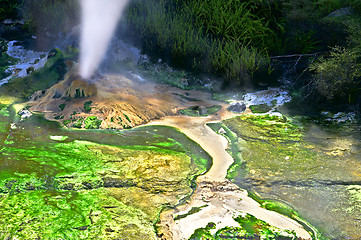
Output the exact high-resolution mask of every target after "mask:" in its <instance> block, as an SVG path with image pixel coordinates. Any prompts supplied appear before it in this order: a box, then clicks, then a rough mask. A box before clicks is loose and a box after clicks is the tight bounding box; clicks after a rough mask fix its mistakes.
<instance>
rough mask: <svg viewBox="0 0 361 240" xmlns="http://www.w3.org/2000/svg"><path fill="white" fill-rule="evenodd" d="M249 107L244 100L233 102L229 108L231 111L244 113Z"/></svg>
mask: <svg viewBox="0 0 361 240" xmlns="http://www.w3.org/2000/svg"><path fill="white" fill-rule="evenodd" d="M246 109H247V107H246V104H244V103H243V102H235V103H232V104H231V105H230V106H229V107H228V108H227V110H228V111H231V112H236V113H242V112H244V111H245V110H246Z"/></svg>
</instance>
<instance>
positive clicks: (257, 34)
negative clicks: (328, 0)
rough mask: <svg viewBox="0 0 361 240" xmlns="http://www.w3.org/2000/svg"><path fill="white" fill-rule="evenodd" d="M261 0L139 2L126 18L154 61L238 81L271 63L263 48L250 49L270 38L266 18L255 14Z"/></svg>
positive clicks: (134, 3) (132, 7)
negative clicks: (165, 61)
mask: <svg viewBox="0 0 361 240" xmlns="http://www.w3.org/2000/svg"><path fill="white" fill-rule="evenodd" d="M259 3H260V2H259V1H257V4H258V5H257V4H256V3H252V2H249V3H247V4H245V3H240V2H239V1H227V4H223V2H222V1H189V2H186V1H173V2H172V1H168V0H162V1H145V0H139V1H135V2H132V3H131V4H130V7H129V10H128V11H127V20H128V23H129V24H130V25H131V26H132V27H134V28H133V30H135V31H134V32H135V33H136V34H137V35H139V36H140V38H141V41H142V48H143V50H144V51H145V52H147V53H150V55H151V56H153V57H155V58H156V59H158V58H159V56H166V58H167V59H166V60H167V61H170V62H171V63H173V64H174V65H176V66H181V67H183V68H186V69H192V70H194V71H198V72H199V71H201V72H209V73H221V74H224V75H225V76H226V77H227V79H229V80H230V79H236V80H237V81H239V82H242V81H245V80H248V78H245V76H247V77H248V75H252V73H253V72H255V71H260V70H262V69H264V68H267V66H269V60H268V58H267V54H266V52H262V51H259V50H258V49H257V48H255V47H253V46H255V45H258V44H259V45H261V46H264V44H265V41H266V39H268V38H270V36H273V32H272V30H271V29H270V28H268V27H267V24H268V23H267V20H265V19H263V18H260V17H257V15H256V14H254V13H253V10H255V9H256V8H257V7H258V6H259ZM216 10H217V11H216ZM215 11H216V12H217V14H213V13H214V12H215ZM231 12H232V14H231Z"/></svg>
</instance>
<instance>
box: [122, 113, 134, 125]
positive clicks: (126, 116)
mask: <svg viewBox="0 0 361 240" xmlns="http://www.w3.org/2000/svg"><path fill="white" fill-rule="evenodd" d="M123 116H124V117H125V118H126V119H127V120H128V122H130V123H131V122H132V121H130V118H129V117H128V115H127V114H125V113H123Z"/></svg>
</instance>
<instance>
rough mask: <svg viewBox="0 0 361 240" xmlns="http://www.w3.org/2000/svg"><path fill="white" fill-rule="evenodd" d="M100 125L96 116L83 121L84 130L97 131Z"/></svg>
mask: <svg viewBox="0 0 361 240" xmlns="http://www.w3.org/2000/svg"><path fill="white" fill-rule="evenodd" d="M101 123H102V121H101V120H99V119H98V118H97V117H96V116H90V117H87V118H86V119H85V121H84V124H85V129H98V128H99V126H100V124H101Z"/></svg>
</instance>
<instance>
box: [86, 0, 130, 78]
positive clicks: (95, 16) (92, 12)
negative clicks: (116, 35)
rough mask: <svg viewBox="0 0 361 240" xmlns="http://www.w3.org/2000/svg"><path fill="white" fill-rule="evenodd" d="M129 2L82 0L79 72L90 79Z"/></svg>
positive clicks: (120, 0)
mask: <svg viewBox="0 0 361 240" xmlns="http://www.w3.org/2000/svg"><path fill="white" fill-rule="evenodd" d="M127 2H128V0H80V4H81V9H82V30H81V36H80V60H79V62H80V63H79V72H80V75H81V76H82V77H83V78H89V77H90V76H91V75H92V74H93V73H94V71H95V70H96V69H97V67H98V65H99V64H100V62H101V61H102V59H103V57H104V54H105V52H106V51H107V48H108V44H109V42H110V40H111V38H112V36H113V32H114V31H115V28H116V26H117V23H118V21H119V18H120V16H121V14H122V12H123V10H124V8H125V6H126V4H127Z"/></svg>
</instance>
